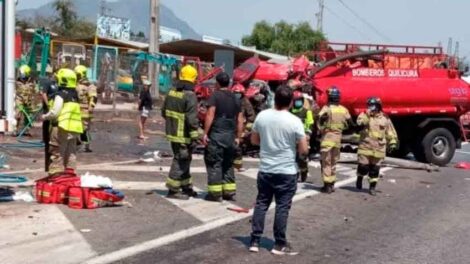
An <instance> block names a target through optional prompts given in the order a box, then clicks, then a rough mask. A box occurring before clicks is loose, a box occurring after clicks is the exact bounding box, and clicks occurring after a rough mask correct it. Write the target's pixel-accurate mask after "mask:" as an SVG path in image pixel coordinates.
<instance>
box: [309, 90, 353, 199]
mask: <svg viewBox="0 0 470 264" xmlns="http://www.w3.org/2000/svg"><path fill="white" fill-rule="evenodd" d="M327 92H328V104H327V105H325V106H323V108H322V109H321V110H320V113H319V114H318V116H319V130H320V133H321V141H320V155H321V172H322V178H323V184H324V186H323V188H322V189H321V190H322V192H324V193H328V194H329V193H332V192H334V185H335V182H336V163H337V162H338V160H339V158H340V154H341V153H340V149H341V138H342V135H343V131H344V130H346V129H347V128H348V127H351V126H354V123H353V121H352V119H351V115H350V114H349V111H348V109H346V108H345V107H344V106H342V105H340V100H341V94H340V91H339V89H338V88H336V87H331V88H330V89H328V91H327Z"/></svg>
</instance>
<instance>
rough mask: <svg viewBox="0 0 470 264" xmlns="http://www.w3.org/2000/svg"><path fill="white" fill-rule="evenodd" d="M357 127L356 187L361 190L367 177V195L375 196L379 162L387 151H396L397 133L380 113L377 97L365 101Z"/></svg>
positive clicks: (380, 105) (388, 120)
mask: <svg viewBox="0 0 470 264" xmlns="http://www.w3.org/2000/svg"><path fill="white" fill-rule="evenodd" d="M357 125H358V128H360V130H361V133H360V135H361V139H360V142H359V147H358V150H357V158H358V166H357V181H356V187H357V188H358V189H359V190H360V189H362V180H363V178H364V176H369V193H370V194H371V195H376V190H375V188H376V186H377V182H378V181H379V174H380V162H381V161H382V160H383V159H384V158H385V154H386V152H387V150H388V151H389V152H390V151H393V150H396V149H397V145H398V140H397V138H398V137H397V133H396V131H395V128H394V127H393V124H392V122H391V121H390V119H389V118H388V117H387V116H386V115H385V114H384V113H383V112H382V101H381V100H380V98H377V97H371V98H369V100H367V111H365V112H363V113H361V114H360V115H359V117H358V118H357Z"/></svg>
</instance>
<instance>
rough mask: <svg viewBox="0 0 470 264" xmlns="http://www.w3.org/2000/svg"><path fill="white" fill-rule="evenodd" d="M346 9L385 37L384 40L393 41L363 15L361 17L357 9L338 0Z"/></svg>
mask: <svg viewBox="0 0 470 264" xmlns="http://www.w3.org/2000/svg"><path fill="white" fill-rule="evenodd" d="M338 1H339V2H340V3H341V4H342V5H343V6H344V7H345V8H346V9H348V10H349V12H351V13H352V14H353V15H354V16H355V17H356V18H357V19H359V20H361V21H362V23H364V24H366V25H367V26H368V27H369V28H370V29H372V30H373V31H374V32H375V33H376V34H377V35H378V36H380V37H381V38H383V39H384V40H386V41H388V42H391V39H390V38H389V37H387V36H385V35H384V34H382V33H380V31H379V30H378V29H377V28H376V27H374V26H373V25H372V24H371V23H369V22H368V21H367V20H365V19H364V18H363V17H361V16H360V15H359V14H358V13H357V12H356V11H354V10H353V9H352V8H351V7H349V6H348V5H346V3H344V1H343V0H338Z"/></svg>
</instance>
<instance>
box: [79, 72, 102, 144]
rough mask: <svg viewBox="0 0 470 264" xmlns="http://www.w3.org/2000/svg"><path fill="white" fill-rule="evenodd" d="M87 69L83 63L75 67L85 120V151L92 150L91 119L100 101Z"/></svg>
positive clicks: (81, 140)
mask: <svg viewBox="0 0 470 264" xmlns="http://www.w3.org/2000/svg"><path fill="white" fill-rule="evenodd" d="M87 70H88V69H87V67H85V66H83V65H78V66H76V67H75V69H74V71H75V73H76V74H77V80H78V86H77V91H78V98H79V101H80V109H81V112H82V122H83V133H82V134H81V135H80V142H81V143H82V144H84V145H85V152H92V150H91V148H90V142H91V135H90V129H91V121H92V119H93V109H94V108H95V106H96V102H97V101H98V93H97V89H96V86H95V85H94V84H92V83H91V82H90V81H89V80H88V78H87Z"/></svg>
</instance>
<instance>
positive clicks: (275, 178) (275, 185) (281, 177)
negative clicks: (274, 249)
mask: <svg viewBox="0 0 470 264" xmlns="http://www.w3.org/2000/svg"><path fill="white" fill-rule="evenodd" d="M296 190H297V175H296V174H293V175H289V174H272V173H264V172H259V173H258V196H257V197H256V205H255V210H254V213H253V219H252V221H251V222H252V233H251V238H252V240H254V241H258V242H259V240H260V239H261V236H262V235H263V231H264V220H265V217H266V212H267V211H268V208H269V205H270V204H271V202H272V200H273V197H274V199H275V202H276V212H275V217H274V240H275V243H276V245H279V246H284V245H286V243H287V240H286V228H287V218H288V217H289V210H290V207H291V205H292V198H293V197H294V195H295V192H296Z"/></svg>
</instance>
